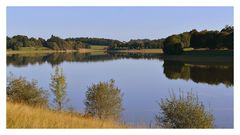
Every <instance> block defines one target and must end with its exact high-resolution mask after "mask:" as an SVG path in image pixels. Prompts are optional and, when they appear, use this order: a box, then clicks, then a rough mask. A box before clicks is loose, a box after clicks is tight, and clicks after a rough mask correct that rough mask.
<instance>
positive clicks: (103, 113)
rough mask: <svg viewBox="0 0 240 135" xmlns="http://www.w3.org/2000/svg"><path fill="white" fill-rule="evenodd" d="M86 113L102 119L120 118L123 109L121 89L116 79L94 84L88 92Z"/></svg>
mask: <svg viewBox="0 0 240 135" xmlns="http://www.w3.org/2000/svg"><path fill="white" fill-rule="evenodd" d="M85 106H86V114H87V115H91V116H94V117H97V118H100V119H115V120H118V119H119V118H120V115H121V111H122V95H121V90H120V89H119V88H117V87H116V86H114V80H110V82H100V83H98V84H93V85H92V86H91V87H89V88H88V90H87V92H86V100H85Z"/></svg>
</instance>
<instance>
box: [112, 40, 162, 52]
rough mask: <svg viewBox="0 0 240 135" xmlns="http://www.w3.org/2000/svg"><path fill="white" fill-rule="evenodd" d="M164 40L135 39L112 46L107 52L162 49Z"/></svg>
mask: <svg viewBox="0 0 240 135" xmlns="http://www.w3.org/2000/svg"><path fill="white" fill-rule="evenodd" d="M163 41H164V39H157V40H149V39H137V40H130V41H128V42H124V43H118V44H112V45H111V46H110V47H109V50H126V49H157V48H162V46H163Z"/></svg>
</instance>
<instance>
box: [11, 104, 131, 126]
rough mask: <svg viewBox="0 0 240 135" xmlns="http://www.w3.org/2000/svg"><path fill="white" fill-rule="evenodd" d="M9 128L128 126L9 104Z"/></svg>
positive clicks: (41, 108)
mask: <svg viewBox="0 0 240 135" xmlns="http://www.w3.org/2000/svg"><path fill="white" fill-rule="evenodd" d="M7 128H127V126H126V125H124V124H121V123H117V122H113V121H104V120H98V119H94V118H87V117H83V116H81V115H80V114H76V113H70V112H59V111H53V110H49V109H48V108H43V107H32V106H29V105H25V104H21V103H12V102H9V101H8V102H7Z"/></svg>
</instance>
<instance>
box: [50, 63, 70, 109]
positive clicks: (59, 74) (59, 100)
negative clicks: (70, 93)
mask: <svg viewBox="0 0 240 135" xmlns="http://www.w3.org/2000/svg"><path fill="white" fill-rule="evenodd" d="M66 88H67V84H66V80H65V76H64V75H63V70H62V69H61V71H60V70H59V68H58V66H57V67H56V68H55V73H54V74H52V75H51V83H50V89H51V91H52V93H53V95H54V102H55V103H56V104H57V108H58V110H60V111H61V110H62V109H63V105H64V103H65V102H66V95H67V94H66Z"/></svg>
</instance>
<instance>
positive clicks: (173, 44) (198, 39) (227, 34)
mask: <svg viewBox="0 0 240 135" xmlns="http://www.w3.org/2000/svg"><path fill="white" fill-rule="evenodd" d="M233 33H234V28H233V26H228V25H227V26H225V28H223V29H222V30H221V31H212V30H211V31H208V30H203V31H197V30H195V29H193V30H191V31H190V32H183V33H180V34H174V35H171V36H168V37H167V38H162V39H154V40H150V39H136V40H130V41H128V42H124V41H123V42H122V41H119V40H113V39H104V38H88V37H85V38H84V37H81V38H66V39H62V38H60V37H57V36H53V35H52V36H51V37H50V38H49V39H47V40H45V39H43V38H38V39H36V38H33V37H31V38H28V37H27V36H24V35H17V36H13V37H11V38H10V37H7V49H12V50H19V49H20V48H21V47H36V48H37V47H47V48H49V49H53V50H76V49H80V48H90V45H104V46H108V50H127V49H157V48H162V49H163V51H164V53H166V54H180V53H182V52H183V50H184V48H189V47H191V48H194V49H198V48H207V49H222V48H225V49H230V50H232V49H233Z"/></svg>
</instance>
